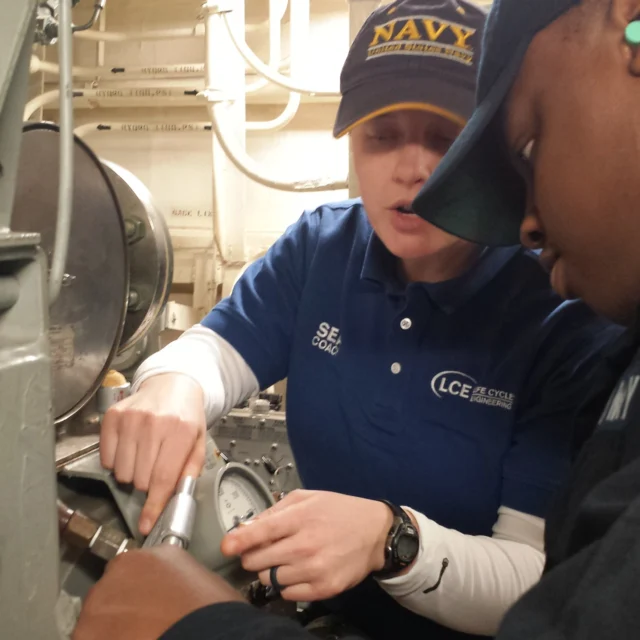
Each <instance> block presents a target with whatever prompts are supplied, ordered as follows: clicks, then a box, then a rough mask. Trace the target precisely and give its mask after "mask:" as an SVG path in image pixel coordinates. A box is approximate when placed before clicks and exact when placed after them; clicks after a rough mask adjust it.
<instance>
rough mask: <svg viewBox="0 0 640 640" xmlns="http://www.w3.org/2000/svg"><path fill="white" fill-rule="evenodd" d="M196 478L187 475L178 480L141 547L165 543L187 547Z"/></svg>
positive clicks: (192, 514) (194, 511) (194, 506)
mask: <svg viewBox="0 0 640 640" xmlns="http://www.w3.org/2000/svg"><path fill="white" fill-rule="evenodd" d="M195 490H196V479H195V478H194V477H193V476H187V477H186V478H183V479H182V480H181V481H180V484H178V488H177V489H176V493H175V494H174V496H173V497H172V498H171V500H169V503H168V504H167V506H166V507H165V510H164V511H163V512H162V515H161V516H160V517H159V518H158V521H157V522H156V524H155V526H154V527H153V529H152V530H151V533H150V534H149V536H148V537H147V539H146V540H145V541H144V544H143V545H142V547H143V548H149V547H155V546H158V545H160V544H167V545H171V546H174V547H180V548H182V549H188V548H189V545H190V544H191V536H192V534H193V524H194V522H195V519H196V501H195V499H194V497H193V495H194V493H195Z"/></svg>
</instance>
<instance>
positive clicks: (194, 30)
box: [75, 24, 204, 42]
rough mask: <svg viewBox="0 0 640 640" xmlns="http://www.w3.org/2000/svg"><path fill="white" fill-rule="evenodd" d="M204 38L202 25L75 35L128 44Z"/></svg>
mask: <svg viewBox="0 0 640 640" xmlns="http://www.w3.org/2000/svg"><path fill="white" fill-rule="evenodd" d="M202 36H204V28H203V26H202V25H201V24H196V25H195V26H193V27H184V28H181V29H160V30H158V31H129V32H117V31H79V32H78V33H76V34H75V37H76V38H80V39H81V40H92V41H94V42H100V41H102V42H128V41H130V40H174V39H175V40H178V39H180V38H198V37H202Z"/></svg>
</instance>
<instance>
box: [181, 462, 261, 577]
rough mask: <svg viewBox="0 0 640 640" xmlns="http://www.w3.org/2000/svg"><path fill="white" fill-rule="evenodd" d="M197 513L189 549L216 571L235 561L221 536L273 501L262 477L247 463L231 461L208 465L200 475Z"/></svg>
mask: <svg viewBox="0 0 640 640" xmlns="http://www.w3.org/2000/svg"><path fill="white" fill-rule="evenodd" d="M195 499H196V504H197V513H196V520H195V524H194V528H193V537H192V541H191V545H190V546H189V551H190V552H191V554H192V555H193V556H194V557H195V558H196V559H197V560H199V561H200V562H201V563H202V564H204V565H205V566H207V567H209V568H210V569H212V570H214V571H220V569H222V568H223V567H225V566H228V565H229V564H232V563H235V564H238V561H237V559H234V558H226V557H225V556H223V555H222V552H221V551H220V543H221V542H222V538H223V537H224V536H225V535H226V534H227V533H229V532H230V531H232V530H233V529H235V528H236V527H237V526H238V525H240V524H241V523H243V522H247V521H249V520H251V518H254V517H255V516H257V515H258V514H260V513H262V512H263V511H266V510H267V509H268V508H269V507H271V506H272V505H273V504H274V499H273V496H272V495H271V491H269V488H268V487H267V486H266V485H265V483H264V482H263V481H262V479H261V478H260V477H259V476H258V475H257V474H256V473H255V472H254V471H252V470H251V469H249V468H247V467H245V466H244V465H241V464H237V463H235V462H230V463H228V464H224V465H222V464H219V465H216V466H214V467H213V468H210V469H207V470H206V471H205V472H204V473H203V474H202V475H201V476H200V478H199V479H198V483H197V486H196V494H195Z"/></svg>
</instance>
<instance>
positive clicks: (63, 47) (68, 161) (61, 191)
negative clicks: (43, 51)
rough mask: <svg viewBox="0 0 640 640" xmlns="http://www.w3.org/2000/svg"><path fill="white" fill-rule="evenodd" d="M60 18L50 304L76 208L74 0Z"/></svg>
mask: <svg viewBox="0 0 640 640" xmlns="http://www.w3.org/2000/svg"><path fill="white" fill-rule="evenodd" d="M59 12H60V13H59V20H58V57H59V59H60V90H59V95H60V136H59V140H60V182H59V187H58V215H57V217H56V237H55V242H54V248H53V255H52V257H51V270H50V272H49V304H53V303H54V302H55V301H56V300H57V299H58V296H59V295H60V288H61V286H62V278H63V275H64V268H65V265H66V262H67V251H68V248H69V233H70V229H71V214H72V207H73V151H74V143H73V99H72V98H73V78H72V76H71V65H72V64H73V35H72V30H71V19H72V16H71V0H60V4H59Z"/></svg>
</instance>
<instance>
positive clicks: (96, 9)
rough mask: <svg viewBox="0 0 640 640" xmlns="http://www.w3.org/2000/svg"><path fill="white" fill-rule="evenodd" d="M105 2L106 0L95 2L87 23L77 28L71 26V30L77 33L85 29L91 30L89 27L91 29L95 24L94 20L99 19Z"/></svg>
mask: <svg viewBox="0 0 640 640" xmlns="http://www.w3.org/2000/svg"><path fill="white" fill-rule="evenodd" d="M106 1H107V0H97V1H96V3H95V5H94V7H93V15H92V16H91V19H90V20H89V22H86V23H85V24H81V25H79V26H76V25H73V28H72V30H73V32H74V33H78V32H79V31H86V30H87V29H91V27H93V25H94V24H95V22H96V20H97V19H98V18H99V17H100V14H101V13H102V10H103V9H104V4H105V2H106Z"/></svg>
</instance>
